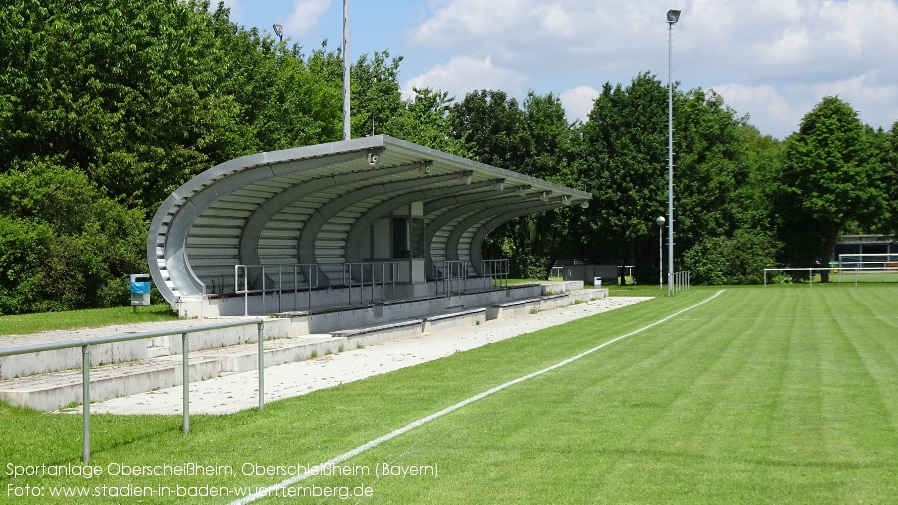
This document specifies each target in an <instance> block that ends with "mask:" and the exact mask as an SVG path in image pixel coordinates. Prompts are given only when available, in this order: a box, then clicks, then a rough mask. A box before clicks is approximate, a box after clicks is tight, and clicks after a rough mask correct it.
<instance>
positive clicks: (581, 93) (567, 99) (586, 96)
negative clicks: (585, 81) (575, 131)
mask: <svg viewBox="0 0 898 505" xmlns="http://www.w3.org/2000/svg"><path fill="white" fill-rule="evenodd" d="M599 94H600V92H599V90H597V89H595V88H592V87H590V86H577V87H576V88H572V89H569V90H567V91H565V92H563V93H561V94H560V95H558V98H559V99H561V105H562V106H563V107H564V111H565V113H566V115H567V120H568V121H571V122H573V121H575V120H577V119H579V120H580V121H584V122H585V121H586V119H587V117H588V116H589V113H590V112H591V111H592V106H593V103H594V102H595V100H596V98H598V96H599Z"/></svg>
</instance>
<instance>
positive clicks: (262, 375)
mask: <svg viewBox="0 0 898 505" xmlns="http://www.w3.org/2000/svg"><path fill="white" fill-rule="evenodd" d="M264 330H265V323H264V322H261V321H260V322H259V412H262V409H264V408H265V352H264V350H263V349H262V341H263V340H264V338H265V336H264Z"/></svg>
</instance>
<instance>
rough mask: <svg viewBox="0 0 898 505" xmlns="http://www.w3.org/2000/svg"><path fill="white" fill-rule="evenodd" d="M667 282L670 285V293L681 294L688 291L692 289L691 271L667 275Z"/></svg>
mask: <svg viewBox="0 0 898 505" xmlns="http://www.w3.org/2000/svg"><path fill="white" fill-rule="evenodd" d="M667 282H668V284H669V285H670V289H669V290H668V292H671V293H679V292H680V291H687V290H688V289H689V288H690V287H691V286H690V284H689V270H682V271H679V272H674V273H673V274H667Z"/></svg>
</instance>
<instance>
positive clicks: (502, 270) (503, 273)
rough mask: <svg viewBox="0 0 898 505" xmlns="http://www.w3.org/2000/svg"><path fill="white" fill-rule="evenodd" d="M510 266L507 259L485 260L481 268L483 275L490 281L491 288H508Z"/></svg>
mask: <svg viewBox="0 0 898 505" xmlns="http://www.w3.org/2000/svg"><path fill="white" fill-rule="evenodd" d="M510 268H511V267H510V265H509V262H508V260H507V259H498V260H483V262H482V263H481V267H480V272H481V274H482V275H483V276H484V277H486V278H488V279H489V280H490V286H496V287H506V286H508V272H509V269H510Z"/></svg>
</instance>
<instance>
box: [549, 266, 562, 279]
mask: <svg viewBox="0 0 898 505" xmlns="http://www.w3.org/2000/svg"><path fill="white" fill-rule="evenodd" d="M563 273H564V267H552V270H550V271H549V277H561V276H562V274H563Z"/></svg>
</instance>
